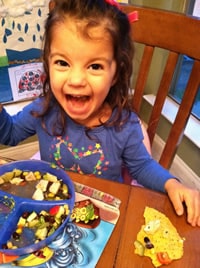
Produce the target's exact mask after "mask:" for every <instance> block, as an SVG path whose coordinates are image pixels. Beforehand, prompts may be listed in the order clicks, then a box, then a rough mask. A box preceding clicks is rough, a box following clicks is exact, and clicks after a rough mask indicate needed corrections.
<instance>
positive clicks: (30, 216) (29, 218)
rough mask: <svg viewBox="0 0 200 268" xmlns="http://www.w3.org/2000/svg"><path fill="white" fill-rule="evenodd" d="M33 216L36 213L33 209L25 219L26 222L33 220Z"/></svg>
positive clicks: (35, 215) (35, 216) (34, 216)
mask: <svg viewBox="0 0 200 268" xmlns="http://www.w3.org/2000/svg"><path fill="white" fill-rule="evenodd" d="M35 218H37V213H36V212H35V211H33V212H32V213H31V214H30V215H29V216H28V218H27V219H26V221H27V222H31V221H32V220H34V219H35Z"/></svg>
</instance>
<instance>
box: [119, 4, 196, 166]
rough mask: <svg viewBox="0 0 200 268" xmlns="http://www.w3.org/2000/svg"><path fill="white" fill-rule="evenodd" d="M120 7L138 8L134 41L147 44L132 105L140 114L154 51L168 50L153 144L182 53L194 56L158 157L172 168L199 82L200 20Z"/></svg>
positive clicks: (151, 130)
mask: <svg viewBox="0 0 200 268" xmlns="http://www.w3.org/2000/svg"><path fill="white" fill-rule="evenodd" d="M121 8H122V10H123V11H125V12H126V13H130V12H132V11H138V16H139V20H138V21H136V22H134V23H133V24H132V32H131V34H132V37H133V40H134V42H136V43H141V44H144V51H143V56H142V60H141V63H140V66H139V71H138V73H137V79H136V83H135V86H134V95H133V99H132V106H133V108H134V110H135V111H136V112H138V113H139V114H140V109H141V104H142V100H143V95H144V92H145V87H146V82H147V78H148V75H149V70H150V66H151V62H152V57H153V54H154V51H155V49H156V48H161V49H165V50H167V51H168V52H169V53H168V58H167V61H166V65H165V67H164V72H163V75H162V78H161V80H160V85H159V86H158V90H157V94H156V99H155V103H154V106H153V108H152V111H151V114H150V118H149V122H148V123H147V132H148V135H149V139H150V143H151V144H152V142H153V140H154V137H155V134H156V131H157V127H158V122H159V119H160V117H161V112H162V108H163V105H164V102H165V100H166V97H167V95H168V91H169V88H170V86H171V83H172V80H173V76H174V73H175V69H176V66H177V63H178V60H179V56H180V55H187V56H189V57H191V58H192V59H194V65H193V68H192V71H191V75H190V78H189V80H188V83H187V87H186V90H185V93H184V96H183V99H182V102H181V104H180V106H179V109H178V112H177V115H176V118H175V121H174V123H173V124H172V127H171V130H170V133H169V135H168V138H167V140H166V144H165V147H164V149H163V151H162V154H161V157H160V160H159V162H160V164H161V165H162V166H164V167H165V168H169V167H170V165H171V163H172V161H173V158H174V156H175V154H176V151H177V147H178V146H179V144H180V142H181V139H182V136H183V133H184V129H185V127H186V124H187V121H188V119H189V116H190V113H191V109H192V106H193V103H194V101H195V97H196V94H197V91H198V89H199V86H200V20H198V19H197V18H194V17H189V16H186V15H183V14H179V13H173V12H168V11H161V10H158V9H152V8H143V7H138V6H133V5H121ZM155 69H156V67H155Z"/></svg>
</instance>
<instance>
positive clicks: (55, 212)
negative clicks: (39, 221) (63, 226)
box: [49, 206, 60, 216]
mask: <svg viewBox="0 0 200 268" xmlns="http://www.w3.org/2000/svg"><path fill="white" fill-rule="evenodd" d="M59 208H60V206H54V207H52V208H50V210H49V214H50V215H52V216H55V215H56V214H57V213H58V211H59Z"/></svg>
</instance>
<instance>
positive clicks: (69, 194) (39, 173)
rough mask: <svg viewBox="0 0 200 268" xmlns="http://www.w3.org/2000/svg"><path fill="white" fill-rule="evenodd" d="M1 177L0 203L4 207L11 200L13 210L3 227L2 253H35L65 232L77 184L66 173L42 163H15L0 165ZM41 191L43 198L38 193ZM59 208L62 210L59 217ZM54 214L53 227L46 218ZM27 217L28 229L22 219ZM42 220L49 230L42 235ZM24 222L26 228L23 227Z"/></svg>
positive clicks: (26, 161)
mask: <svg viewBox="0 0 200 268" xmlns="http://www.w3.org/2000/svg"><path fill="white" fill-rule="evenodd" d="M13 173H14V176H13ZM19 174H20V175H19ZM0 178H1V185H0V203H1V200H2V204H3V205H4V206H5V200H12V207H10V208H9V213H7V214H5V217H4V221H3V225H1V232H0V251H1V252H2V253H5V254H7V255H18V256H20V255H24V254H27V253H32V252H35V251H37V250H39V249H41V248H44V247H45V246H47V245H48V244H49V243H51V242H52V241H53V240H54V239H55V238H56V237H57V236H58V235H59V234H61V233H62V232H63V230H64V228H65V226H66V224H67V222H68V221H69V220H70V214H71V211H72V209H73V207H74V202H75V190H74V184H73V182H72V181H71V179H70V178H69V176H68V175H67V174H66V172H65V171H64V170H62V169H60V168H58V167H57V166H52V165H51V164H50V163H47V162H45V161H40V160H25V161H16V162H12V163H8V164H5V165H2V166H0ZM38 189H40V190H41V192H42V195H38V194H37V192H38V191H37V190H38ZM41 192H40V193H41ZM3 200H4V201H3ZM56 208H57V209H58V208H59V212H58V211H57V212H58V213H59V214H58V215H57V216H56V214H57V213H55V211H56ZM63 209H64V210H63ZM52 211H53V212H52ZM61 212H62V213H61ZM52 213H55V215H54V217H51V220H52V222H54V223H52V224H51V223H50V222H48V220H47V219H48V216H53V215H51V214H52ZM60 213H61V214H60ZM25 214H27V215H29V216H30V218H29V220H28V221H29V226H27V225H28V223H27V220H23V219H22V218H23V217H24V215H25ZM44 214H45V215H46V219H45V220H44V218H45V217H44ZM33 216H35V218H34V217H33ZM42 216H43V217H42ZM53 218H54V219H53ZM58 218H59V219H58ZM49 219H50V217H49ZM40 221H43V227H47V228H46V229H45V228H44V229H43V233H40V231H39V230H38V229H40V228H41V229H42V225H40ZM22 222H24V223H25V225H26V226H25V227H22V226H21V225H22ZM34 224H36V225H35V226H34V227H33V228H32V227H31V226H32V225H34ZM38 226H39V228H38ZM52 227H54V229H53V228H52ZM25 228H26V229H25ZM50 229H51V231H50ZM18 232H19V233H20V232H21V233H20V235H19V234H18ZM13 234H14V237H13ZM25 234H26V235H25ZM18 239H19V240H20V241H17V240H18Z"/></svg>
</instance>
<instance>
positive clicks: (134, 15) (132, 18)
mask: <svg viewBox="0 0 200 268" xmlns="http://www.w3.org/2000/svg"><path fill="white" fill-rule="evenodd" d="M105 1H106V2H107V3H108V4H110V5H111V6H115V7H117V8H118V9H119V10H121V7H120V5H119V3H118V2H117V1H115V0H105ZM127 16H128V19H129V22H135V21H137V20H138V12H137V11H133V12H131V13H129V14H127Z"/></svg>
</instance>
